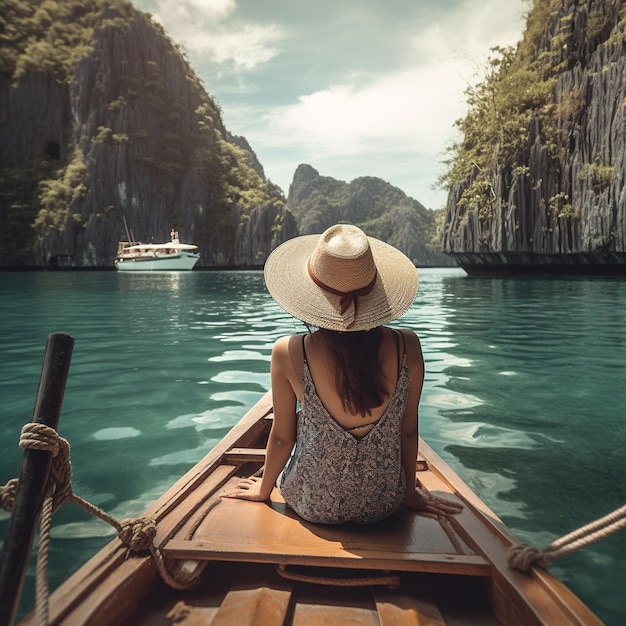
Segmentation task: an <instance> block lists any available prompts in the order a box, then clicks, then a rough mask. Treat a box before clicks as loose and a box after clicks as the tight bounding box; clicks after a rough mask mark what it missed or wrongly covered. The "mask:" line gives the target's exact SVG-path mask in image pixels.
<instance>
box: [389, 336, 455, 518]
mask: <svg viewBox="0 0 626 626" xmlns="http://www.w3.org/2000/svg"><path fill="white" fill-rule="evenodd" d="M403 334H404V337H405V341H406V352H407V360H408V364H409V379H410V381H411V382H410V388H409V397H408V398H407V403H406V407H405V411H404V416H403V418H402V431H401V432H402V434H401V436H402V448H401V449H402V469H403V470H404V473H405V476H406V493H405V496H404V500H403V502H404V504H406V505H407V506H409V507H411V508H412V509H415V510H417V511H424V512H427V513H433V514H435V515H445V514H450V513H459V512H460V511H461V510H462V509H463V506H462V505H461V504H458V503H456V502H453V501H451V500H446V499H445V498H439V497H437V496H431V495H430V494H428V493H426V492H424V491H422V489H421V484H420V483H419V480H417V478H416V476H415V471H416V468H417V442H418V437H419V418H418V415H419V401H420V398H421V395H422V388H423V386H424V356H423V354H422V347H421V345H420V341H419V339H418V337H417V335H415V334H414V333H412V332H409V331H403Z"/></svg>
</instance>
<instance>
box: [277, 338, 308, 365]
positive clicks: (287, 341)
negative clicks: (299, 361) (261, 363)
mask: <svg viewBox="0 0 626 626" xmlns="http://www.w3.org/2000/svg"><path fill="white" fill-rule="evenodd" d="M301 346H302V335H285V336H284V337H281V338H280V339H277V340H276V341H275V342H274V345H273V347H272V364H273V365H274V366H282V367H291V366H292V364H293V362H294V355H295V353H296V352H298V350H299V351H302V347H301Z"/></svg>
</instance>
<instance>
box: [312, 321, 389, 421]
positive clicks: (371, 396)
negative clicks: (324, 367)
mask: <svg viewBox="0 0 626 626" xmlns="http://www.w3.org/2000/svg"><path fill="white" fill-rule="evenodd" d="M317 332H318V333H319V335H320V337H321V338H323V339H324V343H325V344H326V346H327V347H328V349H329V351H330V353H331V356H332V358H333V360H334V362H335V372H336V373H335V386H336V388H337V393H338V394H339V395H340V397H341V401H342V402H343V408H344V410H347V411H350V413H352V414H353V415H357V414H361V415H362V416H363V417H365V416H366V415H369V414H370V413H371V412H372V409H373V408H375V407H377V406H380V405H381V404H382V403H383V401H384V399H385V396H386V395H387V389H386V388H385V380H384V375H383V369H382V367H381V364H380V360H379V351H380V345H381V343H382V338H383V334H382V328H381V327H378V328H373V329H372V330H362V331H354V332H346V333H343V332H337V331H333V330H325V329H323V328H322V329H320V330H318V331H317Z"/></svg>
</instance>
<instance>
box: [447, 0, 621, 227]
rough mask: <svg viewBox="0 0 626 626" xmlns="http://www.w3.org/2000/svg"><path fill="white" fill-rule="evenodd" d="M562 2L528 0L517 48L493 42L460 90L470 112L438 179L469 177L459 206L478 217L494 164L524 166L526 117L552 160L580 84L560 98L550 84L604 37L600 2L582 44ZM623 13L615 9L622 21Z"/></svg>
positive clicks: (490, 201) (572, 117) (573, 113)
mask: <svg viewBox="0 0 626 626" xmlns="http://www.w3.org/2000/svg"><path fill="white" fill-rule="evenodd" d="M569 4H572V3H571V2H569V3H568V2H567V0H534V1H533V2H532V7H531V9H530V11H529V13H528V15H527V22H526V30H525V33H524V36H523V38H522V40H521V42H520V43H519V45H518V47H517V49H514V48H512V47H507V48H494V49H493V50H492V53H493V54H492V55H491V57H490V58H489V60H488V63H487V65H486V68H485V69H484V74H483V76H482V78H481V80H480V82H478V83H477V84H476V85H475V86H471V87H469V88H468V89H467V90H466V96H467V103H468V105H469V112H468V113H467V115H466V117H465V118H463V119H460V120H458V121H457V122H456V126H457V128H458V129H459V131H460V135H461V138H460V140H459V141H458V142H456V143H454V144H453V145H452V146H450V147H449V149H448V160H447V161H446V163H447V166H448V167H447V171H446V172H445V173H444V175H443V176H442V177H441V178H440V180H439V183H440V185H441V186H442V187H444V188H447V189H450V188H451V187H452V186H453V185H454V184H457V183H463V182H464V181H466V180H470V182H469V184H468V185H467V186H466V187H465V189H464V191H463V193H462V195H461V198H460V199H459V202H458V204H459V206H460V207H463V208H464V209H465V210H467V211H470V212H476V213H478V215H479V216H480V218H481V221H486V220H488V219H489V218H491V217H492V215H493V209H494V206H495V202H496V192H495V190H494V188H493V185H492V177H491V174H492V171H493V168H494V167H495V166H496V165H497V164H499V165H500V166H502V167H507V168H509V169H510V170H512V171H517V173H523V172H522V169H524V168H527V165H526V162H525V159H526V158H527V155H528V151H529V148H530V141H531V132H530V128H531V123H532V122H533V121H537V122H538V124H539V132H540V137H541V142H542V145H543V146H545V147H546V148H547V149H548V152H549V155H550V158H551V159H553V160H554V161H556V160H558V159H559V158H560V157H561V156H562V151H563V149H564V143H565V142H564V139H566V138H567V136H568V133H569V132H570V131H571V129H572V127H573V125H574V123H575V121H576V120H577V118H578V115H579V114H580V112H581V110H582V109H583V108H584V104H585V101H584V95H583V94H582V93H581V92H580V89H572V90H571V91H570V92H569V93H567V94H564V95H563V97H561V98H560V99H559V98H557V94H556V92H555V82H556V79H557V77H558V76H559V74H560V73H562V72H563V71H565V70H567V69H570V68H571V67H572V66H573V65H574V64H575V63H576V62H577V61H579V60H580V59H581V56H582V55H584V54H585V53H586V52H587V51H588V50H592V49H594V48H595V47H596V46H597V44H598V42H600V41H601V40H603V39H605V38H606V37H607V35H608V33H609V32H610V31H611V28H612V18H611V15H610V14H609V13H608V12H606V11H605V10H604V8H603V7H602V6H601V5H600V4H598V5H596V6H594V7H593V8H592V9H591V13H590V15H589V19H588V22H587V25H586V29H585V33H586V34H585V37H586V40H585V41H584V42H582V45H581V42H574V41H573V32H574V19H573V17H574V13H573V12H572V11H571V10H570V7H568V5H569ZM625 17H626V8H625V7H622V9H621V18H622V21H624V18H625ZM553 200H554V203H553V204H555V205H557V204H558V205H559V206H560V205H561V204H562V203H561V202H560V200H562V198H554V199H553ZM566 200H567V199H566ZM565 205H567V201H566V202H565ZM570 208H571V207H570Z"/></svg>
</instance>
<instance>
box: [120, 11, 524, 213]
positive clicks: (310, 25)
mask: <svg viewBox="0 0 626 626" xmlns="http://www.w3.org/2000/svg"><path fill="white" fill-rule="evenodd" d="M132 2H133V4H134V5H135V7H136V8H138V9H140V10H142V11H146V12H148V13H151V14H152V15H153V17H154V18H155V19H156V20H157V21H158V22H160V23H161V24H162V25H163V27H164V28H165V30H166V32H167V33H168V35H169V36H170V37H171V39H172V40H173V41H175V42H176V43H178V44H179V45H181V46H182V47H183V48H184V49H185V50H186V52H187V55H188V57H189V59H190V61H191V63H192V65H193V67H194V69H195V70H196V72H197V73H198V75H199V76H200V77H201V78H202V80H203V82H204V85H205V87H206V89H207V91H208V93H209V94H210V95H211V96H212V97H213V98H214V99H215V100H216V101H217V102H218V103H219V104H220V106H221V107H222V111H223V117H224V122H225V124H226V127H227V128H228V130H229V131H230V132H232V133H234V134H236V135H243V136H244V137H246V138H247V139H248V141H249V142H250V144H251V146H252V148H253V149H254V151H255V152H256V153H257V156H258V157H259V160H260V161H261V163H262V165H263V167H264V168H265V173H266V175H267V176H268V177H269V178H270V179H271V180H272V181H273V182H274V183H276V184H277V185H279V186H280V187H281V188H282V189H283V190H284V192H285V194H287V192H288V189H289V184H290V183H291V180H292V178H293V174H294V171H295V169H296V167H297V166H298V165H299V164H300V163H308V164H309V165H312V166H313V167H314V168H315V169H317V170H318V171H319V172H320V174H322V175H323V176H332V177H333V178H338V179H340V180H345V181H351V180H353V179H354V178H357V177H358V176H377V177H379V178H382V179H384V180H386V181H388V182H390V183H391V184H393V185H395V186H397V187H399V188H400V189H402V190H403V191H404V192H405V193H406V194H408V195H409V196H412V197H413V198H415V199H417V200H419V201H420V202H421V203H422V204H424V205H425V206H426V207H428V208H431V209H437V208H440V207H441V206H443V205H444V204H445V198H446V196H445V193H444V192H442V191H440V190H436V189H433V184H434V183H435V181H436V180H437V177H438V176H439V175H440V174H441V172H442V171H443V165H442V163H441V161H442V160H443V159H444V156H445V155H444V150H445V148H446V145H448V144H449V143H450V142H451V141H452V140H453V139H454V137H455V131H454V127H453V123H454V121H455V120H456V119H458V118H460V117H462V116H463V115H464V112H465V110H466V105H465V96H464V94H463V92H464V90H465V89H466V87H467V86H468V85H469V84H473V83H475V82H476V80H477V79H478V77H479V76H480V71H481V67H483V66H484V62H485V59H486V58H487V56H488V54H489V50H490V49H491V48H492V47H494V46H502V45H515V44H516V43H517V42H518V41H519V39H520V38H521V35H522V32H523V28H524V20H525V14H526V12H527V11H528V10H529V7H530V3H529V0H504V1H503V0H385V1H383V0H306V1H305V0H302V1H300V0H132Z"/></svg>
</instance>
